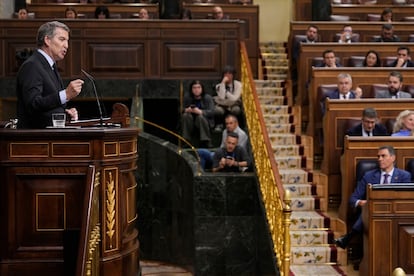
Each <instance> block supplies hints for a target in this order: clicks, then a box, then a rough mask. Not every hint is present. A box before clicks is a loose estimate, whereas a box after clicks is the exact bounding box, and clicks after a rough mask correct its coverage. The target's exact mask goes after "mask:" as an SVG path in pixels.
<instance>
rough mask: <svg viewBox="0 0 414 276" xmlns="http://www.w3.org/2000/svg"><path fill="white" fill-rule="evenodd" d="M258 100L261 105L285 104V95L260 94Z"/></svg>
mask: <svg viewBox="0 0 414 276" xmlns="http://www.w3.org/2000/svg"><path fill="white" fill-rule="evenodd" d="M259 102H260V104H261V105H262V104H263V105H275V106H280V105H285V103H286V97H284V96H262V97H259Z"/></svg>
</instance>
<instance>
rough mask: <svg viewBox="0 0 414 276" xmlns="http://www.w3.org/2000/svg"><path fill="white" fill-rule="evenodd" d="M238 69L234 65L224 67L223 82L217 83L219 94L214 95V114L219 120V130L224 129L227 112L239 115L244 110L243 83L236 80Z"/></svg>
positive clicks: (217, 120)
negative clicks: (242, 100)
mask: <svg viewBox="0 0 414 276" xmlns="http://www.w3.org/2000/svg"><path fill="white" fill-rule="evenodd" d="M235 76H236V70H235V69H234V67H233V66H230V65H227V66H225V67H224V69H223V72H222V75H221V78H222V80H221V82H220V83H219V84H217V85H216V92H217V96H215V97H214V102H215V105H216V107H215V109H214V115H215V118H216V122H217V128H218V129H217V130H218V131H221V130H222V129H223V121H224V117H225V115H227V114H233V115H235V116H237V117H238V116H239V115H240V114H241V111H242V109H241V108H242V102H241V95H242V83H241V82H239V81H238V80H235Z"/></svg>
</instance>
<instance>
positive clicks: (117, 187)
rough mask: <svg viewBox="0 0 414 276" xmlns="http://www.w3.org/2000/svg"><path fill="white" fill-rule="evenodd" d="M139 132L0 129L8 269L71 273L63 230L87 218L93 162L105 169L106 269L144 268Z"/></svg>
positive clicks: (0, 211) (1, 261)
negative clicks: (138, 181) (138, 188)
mask: <svg viewBox="0 0 414 276" xmlns="http://www.w3.org/2000/svg"><path fill="white" fill-rule="evenodd" d="M137 134H138V130H137V129H135V128H111V129H105V128H81V129H58V130H57V129H42V130H23V129H0V137H1V138H0V183H1V185H0V197H1V198H0V202H1V208H0V218H1V221H0V224H1V225H2V227H0V235H1V237H2V238H1V240H0V248H1V249H0V271H1V273H2V275H3V273H5V275H22V276H23V275H24V276H26V275H58V276H61V275H62V276H63V275H66V274H65V269H64V262H63V260H64V258H63V256H64V248H63V233H64V231H65V230H67V229H77V228H80V226H81V221H82V214H83V213H82V207H83V204H82V202H83V199H84V193H85V183H86V181H87V179H86V178H87V173H88V167H89V165H94V166H95V168H96V171H97V172H99V173H100V178H99V179H100V180H99V181H98V183H96V185H99V186H100V188H99V189H100V192H99V194H100V197H99V202H100V203H99V204H100V217H99V220H100V237H101V238H100V239H101V243H100V244H99V246H98V247H97V248H98V249H97V250H98V251H99V260H100V264H99V266H100V269H99V271H100V274H99V275H101V276H104V275H105V276H114V275H119V276H124V275H137V274H138V272H139V258H138V256H139V251H138V250H139V243H138V239H137V238H138V231H137V229H136V228H135V224H136V219H137V210H136V183H135V174H134V173H135V170H136V161H137Z"/></svg>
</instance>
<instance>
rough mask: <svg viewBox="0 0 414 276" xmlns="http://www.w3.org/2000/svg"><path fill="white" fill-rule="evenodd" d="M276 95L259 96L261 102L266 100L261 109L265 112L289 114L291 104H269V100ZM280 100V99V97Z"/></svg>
mask: <svg viewBox="0 0 414 276" xmlns="http://www.w3.org/2000/svg"><path fill="white" fill-rule="evenodd" d="M272 98H274V97H267V96H261V97H259V101H260V102H262V101H263V102H264V104H261V109H262V112H263V114H283V115H285V114H288V115H289V112H288V111H289V106H287V105H276V104H269V103H268V102H269V101H270V100H271V99H272ZM278 100H279V99H278ZM283 100H284V97H283Z"/></svg>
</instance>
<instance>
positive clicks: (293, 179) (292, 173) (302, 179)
mask: <svg viewBox="0 0 414 276" xmlns="http://www.w3.org/2000/svg"><path fill="white" fill-rule="evenodd" d="M279 174H280V178H281V180H282V183H285V184H293V183H308V173H307V172H306V171H304V170H299V169H291V170H290V169H289V170H285V169H280V170H279Z"/></svg>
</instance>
